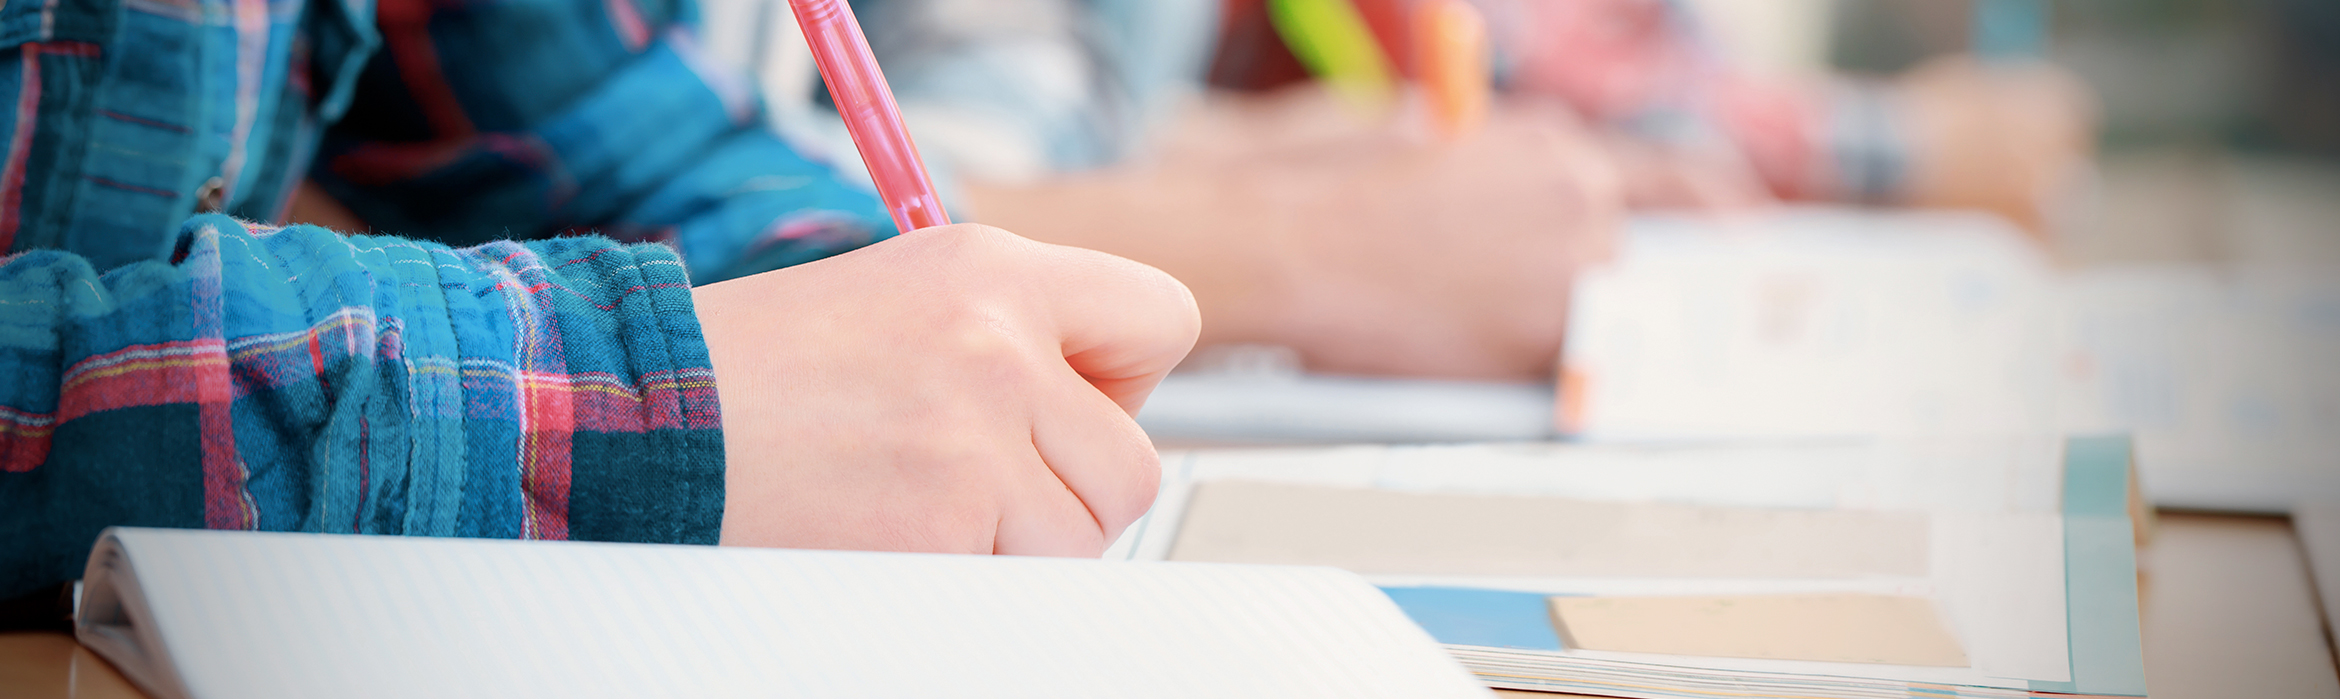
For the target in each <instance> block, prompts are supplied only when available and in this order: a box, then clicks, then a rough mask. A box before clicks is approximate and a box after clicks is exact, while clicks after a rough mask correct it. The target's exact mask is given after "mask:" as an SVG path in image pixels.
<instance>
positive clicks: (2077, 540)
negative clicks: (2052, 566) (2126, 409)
mask: <svg viewBox="0 0 2340 699" xmlns="http://www.w3.org/2000/svg"><path fill="white" fill-rule="evenodd" d="M2130 448H2131V446H2130V442H2129V438H2128V437H2126V436H2117V437H2074V438H2071V439H2069V440H2066V441H2065V442H2064V609H2065V614H2066V615H2067V619H2066V622H2065V623H2066V627H2067V628H2069V629H2070V632H2069V633H2070V635H2071V641H2070V644H2071V653H2072V681H2070V682H2038V681H2034V682H2032V683H2031V691H2034V692H2055V693H2059V694H2108V695H2118V696H2132V697H2141V696H2145V644H2144V641H2143V639H2141V638H2139V635H2138V628H2137V539H2136V534H2135V532H2134V530H2132V529H2131V522H2130V521H2129V504H2128V503H2129V469H2130V466H2131V459H2130Z"/></svg>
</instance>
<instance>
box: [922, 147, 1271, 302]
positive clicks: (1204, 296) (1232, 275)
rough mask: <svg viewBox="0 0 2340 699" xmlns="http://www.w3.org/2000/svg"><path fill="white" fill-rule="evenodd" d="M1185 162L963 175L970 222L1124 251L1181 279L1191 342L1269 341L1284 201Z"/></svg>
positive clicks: (1061, 242) (1122, 253)
mask: <svg viewBox="0 0 2340 699" xmlns="http://www.w3.org/2000/svg"><path fill="white" fill-rule="evenodd" d="M1201 175H1202V173H1201V172H1199V171H1196V170H1192V169H1175V168H1165V169H1160V170H1151V171H1107V172H1101V173H1096V174H1092V175H1083V176H1079V177H1073V178H1065V179H1058V180H1052V181H1048V182H1044V183H1038V184H1031V185H1014V186H1003V185H988V184H982V183H970V185H969V186H968V187H967V195H968V200H969V203H970V204H971V205H972V208H973V211H974V213H975V217H976V219H977V220H979V221H981V222H983V223H987V224H990V225H994V226H998V227H1001V228H1005V229H1007V230H1011V231H1015V232H1016V233H1017V234H1018V235H1022V236H1025V237H1028V238H1031V239H1033V240H1038V241H1042V242H1047V243H1055V244H1058V245H1068V246H1072V247H1078V248H1087V249H1090V250H1097V251H1100V252H1104V253H1108V254H1112V255H1116V256H1120V257H1125V258H1129V259H1132V260H1136V261H1139V262H1143V263H1145V264H1148V265H1151V266H1153V267H1155V268H1157V269H1160V270H1162V271H1164V272H1167V273H1169V274H1170V276H1172V277H1176V278H1177V279H1178V280H1179V281H1181V282H1184V283H1185V284H1186V286H1187V288H1188V289H1189V290H1191V291H1193V293H1194V297H1195V303H1196V305H1197V306H1198V307H1200V308H1201V310H1202V316H1203V326H1202V335H1201V339H1200V341H1199V344H1200V345H1204V346H1208V345H1214V344H1230V343H1272V342H1279V341H1283V340H1284V339H1285V338H1283V337H1281V336H1280V335H1279V333H1278V328H1279V327H1280V326H1281V325H1282V323H1281V319H1282V318H1284V317H1285V316H1286V315H1287V314H1288V313H1289V309H1288V308H1287V304H1286V303H1285V300H1286V299H1288V298H1289V296H1290V289H1289V285H1290V276H1291V273H1290V269H1289V259H1288V257H1287V254H1288V253H1287V250H1288V243H1289V241H1290V238H1289V236H1288V235H1287V231H1286V228H1285V226H1284V225H1283V224H1282V223H1280V222H1281V221H1283V220H1285V219H1286V218H1287V217H1288V216H1289V214H1290V212H1291V209H1290V207H1288V206H1285V205H1282V204H1279V203H1277V201H1276V200H1275V199H1274V198H1273V197H1272V195H1271V194H1268V193H1266V192H1263V191H1260V190H1257V189H1252V188H1246V187H1243V186H1241V185H1240V184H1239V183H1237V182H1233V181H1230V180H1228V179H1224V178H1212V177H1204V176H1201Z"/></svg>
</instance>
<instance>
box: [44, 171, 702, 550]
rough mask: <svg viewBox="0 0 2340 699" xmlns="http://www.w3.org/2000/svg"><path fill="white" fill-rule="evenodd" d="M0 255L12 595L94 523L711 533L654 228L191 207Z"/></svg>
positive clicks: (90, 533)
mask: <svg viewBox="0 0 2340 699" xmlns="http://www.w3.org/2000/svg"><path fill="white" fill-rule="evenodd" d="M180 240H181V250H182V254H180V255H178V256H176V258H175V259H174V260H173V261H172V262H170V263H168V264H165V263H161V262H153V263H142V264H138V265H133V266H129V267H124V268H122V269H118V270H115V271H113V272H111V273H109V274H107V275H105V276H103V277H100V276H98V275H97V274H95V273H94V271H93V270H91V269H90V268H89V267H88V265H86V264H85V263H82V262H81V261H80V260H79V259H78V258H73V257H70V256H67V255H63V254H59V253H46V252H43V253H31V254H27V255H20V256H18V257H16V258H12V259H10V260H7V261H6V262H5V263H0V300H4V301H5V302H6V303H4V304H0V328H4V329H5V335H0V341H5V342H6V346H5V347H4V348H0V352H4V353H0V365H4V366H0V370H4V371H7V372H8V373H9V375H10V376H11V377H12V381H10V382H9V383H8V386H9V388H8V389H7V394H6V395H5V396H0V408H4V410H0V417H5V418H6V421H5V423H6V424H5V427H6V428H7V429H5V430H0V458H4V464H5V468H4V469H0V470H4V471H5V472H4V473H0V537H4V538H5V539H6V540H8V541H9V542H11V545H10V546H9V547H8V549H7V552H6V554H5V560H4V561H0V572H4V575H5V578H4V579H0V596H8V595H11V594H14V593H16V592H20V591H22V590H24V589H29V588H30V587H32V586H35V585H40V584H46V583H50V582H55V581H56V580H61V579H64V578H68V577H71V576H72V575H74V574H76V573H78V572H79V569H80V560H81V556H83V555H85V554H86V552H87V549H88V546H89V542H90V541H91V540H92V539H93V537H94V536H95V535H96V533H97V531H98V530H100V529H102V528H104V527H106V526H117V525H146V526H169V527H206V528H215V529H261V530H273V531H311V532H343V533H373V534H408V535H427V536H491V537H530V538H555V539H558V538H576V539H616V540H635V541H678V542H698V543H712V542H713V541H714V540H715V538H716V535H717V532H716V527H717V525H718V523H719V522H720V516H721V503H722V483H723V481H722V462H721V460H720V459H721V453H722V446H721V436H720V432H719V429H718V428H719V426H720V417H719V408H718V407H717V405H716V404H715V397H714V393H713V389H712V385H711V376H710V375H709V373H708V370H707V363H706V354H705V348H704V344H703V342H702V341H701V340H700V339H699V333H698V327H697V322H696V320H695V319H694V318H693V317H692V315H691V313H692V307H691V304H690V295H689V292H688V289H687V281H686V280H685V279H684V276H683V274H682V272H681V270H680V267H679V264H678V263H676V262H675V261H674V260H673V258H672V255H671V253H669V252H667V251H665V250H664V249H663V248H658V247H655V246H644V247H636V248H625V247H619V246H616V245H613V244H611V243H609V242H607V241H601V240H585V239H571V240H562V241H553V242H546V243H537V244H532V245H527V246H523V245H518V244H512V243H500V244H494V245H489V246H483V247H481V248H475V249H470V250H454V249H449V248H446V247H444V246H438V245H432V244H426V243H414V242H410V241H404V240H398V239H392V238H343V237H341V236H339V235H337V234H334V233H332V232H330V231H326V230H323V229H317V228H308V227H296V228H290V229H285V230H281V231H276V230H269V229H254V230H247V229H246V227H245V225H244V224H241V223H239V222H237V221H234V220H233V219H229V218H226V217H221V216H204V217H198V218H196V219H193V220H191V221H189V222H188V224H187V225H186V226H185V228H184V229H183V230H182V231H181V234H180Z"/></svg>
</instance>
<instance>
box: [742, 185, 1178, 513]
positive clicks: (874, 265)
mask: <svg viewBox="0 0 2340 699" xmlns="http://www.w3.org/2000/svg"><path fill="white" fill-rule="evenodd" d="M695 297H696V299H697V303H698V310H699V318H700V323H701V324H702V326H703V327H704V328H705V332H706V336H707V348H708V352H709V353H710V354H711V355H712V358H713V361H714V367H715V374H716V377H717V381H718V386H717V388H718V390H719V391H720V392H721V395H722V399H723V427H724V440H725V447H724V452H725V455H726V459H727V462H728V471H727V476H726V478H725V483H726V487H727V488H728V492H727V494H726V496H725V511H724V515H723V543H724V544H726V545H750V546H783V547H801V548H836V549H871V550H895V551H930V552H957V553H1003V554H1025V555H1060V556H1095V555H1097V554H1099V553H1101V552H1103V551H1104V549H1105V547H1106V546H1107V545H1108V544H1110V543H1112V541H1113V539H1114V538H1115V537H1117V536H1119V535H1120V534H1121V530H1122V528H1123V527H1126V526H1128V525H1129V524H1130V523H1131V522H1132V521H1135V520H1136V519H1137V518H1138V516H1139V515H1142V514H1144V513H1145V511H1146V508H1147V507H1149V506H1151V505H1152V504H1153V498H1154V491H1155V489H1156V487H1157V486H1158V484H1159V475H1158V474H1159V469H1160V461H1159V457H1158V456H1156V454H1155V452H1154V449H1153V443H1152V442H1151V441H1149V440H1148V439H1147V438H1146V435H1145V433H1144V432H1143V431H1140V430H1139V429H1138V426H1137V423H1136V422H1135V421H1133V420H1132V419H1131V417H1130V416H1131V415H1132V414H1134V413H1136V412H1137V409H1138V406H1140V405H1141V404H1143V403H1144V402H1145V398H1146V395H1147V394H1148V393H1150V392H1151V391H1152V390H1153V388H1154V385H1155V383H1156V382H1158V381H1160V380H1161V378H1162V375H1163V374H1165V373H1168V372H1169V371H1170V368H1171V367H1172V366H1175V365H1176V364H1177V363H1178V362H1179V360H1180V359H1182V358H1184V357H1185V355H1186V352H1187V350H1188V349H1189V348H1191V347H1192V346H1193V344H1194V339H1195V333H1196V329H1197V327H1198V326H1199V325H1200V320H1199V318H1198V316H1197V315H1196V311H1195V305H1194V300H1193V297H1192V296H1191V295H1189V294H1188V293H1187V291H1186V287H1184V286H1182V285H1180V284H1179V283H1178V281H1177V280H1174V279H1171V278H1170V277H1169V276H1168V275H1165V274H1163V273H1162V272H1160V271H1157V270H1155V269H1153V268H1150V267H1146V266H1144V265H1140V264H1137V263H1133V262H1130V261H1127V260H1123V259H1120V258H1116V257H1112V256H1109V255H1105V254H1102V253H1097V252H1091V251H1087V250H1078V249H1074V248H1067V247H1060V246H1055V245H1047V244H1042V243H1036V242H1032V241H1030V240H1025V239H1023V238H1019V237H1017V236H1014V235H1011V234H1008V233H1006V232H1004V231H1000V230H998V229H994V228H988V227H984V226H975V225H959V226H948V227H942V228H932V229H927V230H922V231H917V232H913V233H909V234H905V235H903V236H901V237H900V238H897V239H894V240H890V241H886V242H883V243H879V244H877V245H873V246H870V247H868V248H864V249H862V250H858V251H855V252H851V253H847V254H844V255H841V256H838V257H835V258H831V259H828V260H823V261H820V262H814V263H811V264H806V265H801V266H798V267H794V268H790V269H786V270H782V271H778V272H771V273H767V274H762V275H757V276H754V277H748V278H744V279H738V280H733V281H728V282H724V283H721V284H714V285H710V286H705V287H700V288H699V289H698V290H697V291H696V293H695Z"/></svg>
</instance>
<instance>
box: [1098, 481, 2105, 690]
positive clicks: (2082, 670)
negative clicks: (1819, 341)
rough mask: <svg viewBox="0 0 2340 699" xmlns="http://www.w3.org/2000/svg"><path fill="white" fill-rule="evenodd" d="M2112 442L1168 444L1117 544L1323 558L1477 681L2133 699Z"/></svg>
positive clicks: (1204, 555)
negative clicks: (1253, 447) (1151, 490)
mask: <svg viewBox="0 0 2340 699" xmlns="http://www.w3.org/2000/svg"><path fill="white" fill-rule="evenodd" d="M2127 459H2128V450H2127V443H2126V442H2125V441H2123V440H2076V441H2074V442H2072V444H2071V447H2070V448H2069V449H2066V448H2065V445H2064V444H2063V443H2062V442H2061V441H2058V440H2025V439H1957V440H1941V441H1900V442H1844V443H1824V444H1806V445H1793V446H1766V447H1732V448H1724V447H1667V448H1658V447H1628V446H1554V445H1493V446H1486V445H1483V446H1454V447H1351V448H1338V449H1316V450H1259V451H1194V452H1184V453H1176V454H1170V455H1166V456H1165V471H1166V472H1165V476H1164V488H1163V491H1162V496H1161V499H1160V501H1159V502H1157V504H1156V508H1155V511H1154V512H1153V513H1151V514H1149V515H1148V516H1147V518H1146V519H1145V520H1143V521H1141V522H1140V523H1139V525H1138V526H1137V527H1135V528H1133V529H1132V532H1131V534H1130V535H1129V536H1127V537H1125V539H1124V540H1123V541H1122V542H1120V543H1119V544H1118V545H1117V546H1116V549H1115V551H1114V552H1113V553H1112V554H1109V555H1117V556H1120V557H1124V558H1130V559H1138V560H1145V559H1171V560H1191V561H1229V562H1248V563H1271V562H1272V563H1303V564H1316V565H1331V566H1337V567H1342V568H1347V569H1350V570H1354V571H1357V572H1359V573H1363V574H1365V575H1366V576H1367V578H1368V579H1370V580H1372V581H1373V582H1374V583H1376V584H1378V585H1380V586H1382V587H1383V589H1384V591H1385V592H1386V593H1388V594H1389V595H1390V597H1391V598H1392V599H1394V600H1396V601H1397V602H1398V604H1399V606H1400V607H1402V608H1404V609H1405V610H1406V611H1407V613H1408V614H1409V615H1410V616H1412V617H1413V618H1414V619H1415V621H1416V622H1417V623H1420V624H1422V625H1423V627H1424V628H1426V629H1428V630H1429V631H1430V632H1431V634H1432V635H1433V636H1435V637H1437V638H1438V639H1439V640H1440V642H1442V643H1444V644H1446V646H1447V648H1448V650H1449V651H1450V652H1452V653H1453V654H1454V655H1455V657H1457V658H1459V659H1461V660H1462V661H1463V663H1464V664H1465V665H1466V666H1467V667H1469V668H1471V670H1472V671H1473V672H1475V673H1477V674H1478V676H1479V677H1480V679H1481V680H1482V681H1485V682H1487V683H1489V684H1490V685H1493V686H1496V687H1505V688H1515V689H1543V690H1555V691H1569V692H1582V693H1590V694H1601V695H1610V696H1624V697H1653V698H1654V697H1679V696H1685V695H1689V696H1708V695H1723V696H1744V697H1814V696H1828V697H1932V698H1939V697H2013V696H2030V695H2035V694H2087V695H2113V696H2141V695H2143V694H2144V686H2143V683H2144V679H2143V670H2142V660H2141V650H2140V647H2139V641H2138V625H2137V624H2138V622H2137V608H2136V586H2135V575H2136V566H2135V558H2134V553H2133V548H2132V547H2131V529H2130V522H2129V519H2128V514H2127V509H2126V505H2127V495H2128V492H2129V490H2128V480H2127V479H2128V471H2127V463H2128V462H2127Z"/></svg>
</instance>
